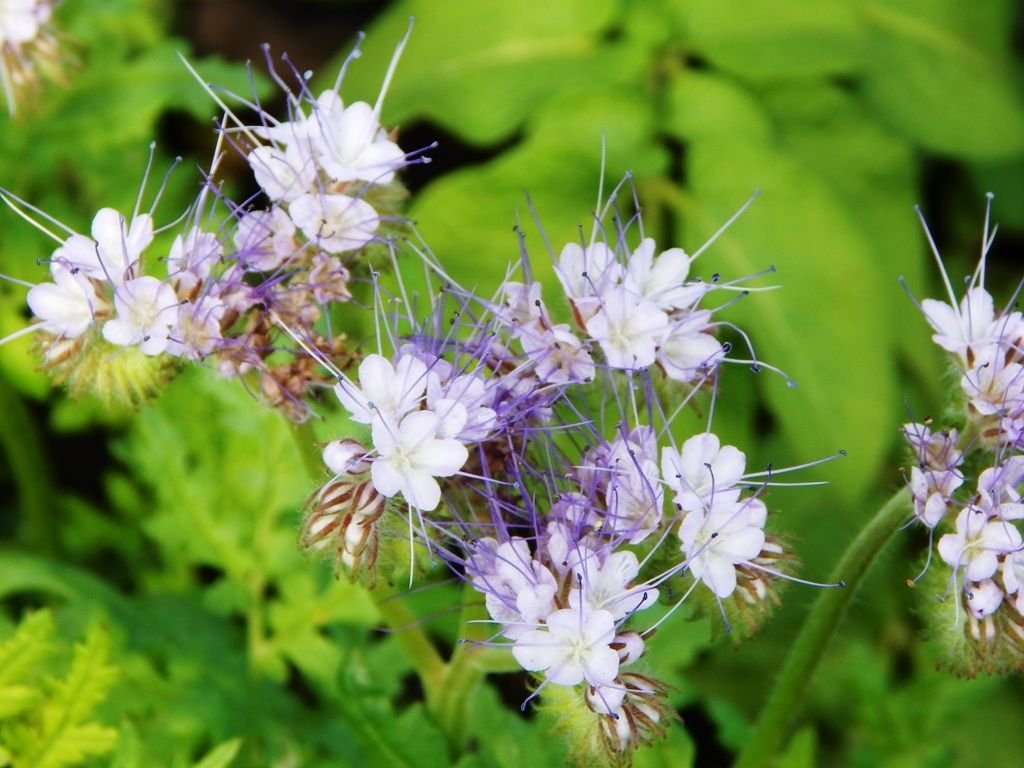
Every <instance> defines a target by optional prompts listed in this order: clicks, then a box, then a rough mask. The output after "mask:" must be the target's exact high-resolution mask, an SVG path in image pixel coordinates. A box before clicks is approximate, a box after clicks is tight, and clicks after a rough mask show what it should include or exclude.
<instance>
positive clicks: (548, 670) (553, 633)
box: [512, 609, 619, 686]
mask: <svg viewBox="0 0 1024 768" xmlns="http://www.w3.org/2000/svg"><path fill="white" fill-rule="evenodd" d="M614 639H615V619H614V618H613V617H612V614H611V613H609V612H608V611H601V610H598V611H587V610H576V609H565V610H561V611H555V612H554V613H552V614H551V615H550V616H548V617H547V621H546V622H545V623H544V626H543V627H542V628H541V629H535V630H531V631H529V632H526V633H525V634H523V635H522V636H521V637H520V638H519V639H518V640H516V643H515V645H514V646H513V648H512V655H513V656H515V658H516V661H518V662H519V664H520V665H521V666H522V667H523V669H526V670H529V671H531V672H543V673H544V676H545V678H546V679H547V680H548V681H550V682H552V683H554V684H556V685H577V684H579V683H582V682H583V681H584V680H586V681H587V682H588V683H589V684H590V685H594V686H600V685H611V683H612V682H613V681H614V680H615V677H616V675H617V674H618V672H619V655H618V653H616V652H615V651H614V650H613V649H612V648H611V647H610V643H611V642H612V641H613V640H614Z"/></svg>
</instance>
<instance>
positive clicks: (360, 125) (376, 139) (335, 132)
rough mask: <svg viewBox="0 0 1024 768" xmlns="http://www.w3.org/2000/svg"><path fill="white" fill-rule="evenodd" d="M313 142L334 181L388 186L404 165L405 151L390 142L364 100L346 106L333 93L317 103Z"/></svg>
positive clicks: (311, 137)
mask: <svg viewBox="0 0 1024 768" xmlns="http://www.w3.org/2000/svg"><path fill="white" fill-rule="evenodd" d="M309 120H310V121H311V122H312V124H313V125H314V126H315V128H316V129H315V130H311V131H310V142H311V146H312V147H313V151H314V152H315V153H316V156H317V160H319V162H320V165H321V166H322V167H323V169H324V171H325V172H326V173H327V175H328V176H329V177H330V178H331V179H332V180H334V181H353V180H361V181H368V182H372V183H375V184H387V183H388V182H390V181H391V180H392V179H393V178H394V177H395V171H396V170H398V169H399V168H401V167H402V165H404V163H405V152H403V151H402V150H401V148H400V147H399V146H398V145H397V144H396V143H395V142H393V141H392V140H391V138H390V137H389V136H388V133H387V131H385V130H384V129H383V128H382V127H381V125H380V122H379V121H378V119H377V115H376V114H375V112H374V110H373V108H372V107H371V106H370V105H369V104H367V103H366V102H365V101H356V102H353V103H352V104H349V105H348V106H347V107H346V106H345V105H344V104H343V103H342V100H341V98H340V97H339V96H338V94H337V93H335V92H334V91H324V92H323V93H322V94H320V98H318V99H317V100H316V106H315V107H314V109H313V115H312V116H311V117H310V118H309Z"/></svg>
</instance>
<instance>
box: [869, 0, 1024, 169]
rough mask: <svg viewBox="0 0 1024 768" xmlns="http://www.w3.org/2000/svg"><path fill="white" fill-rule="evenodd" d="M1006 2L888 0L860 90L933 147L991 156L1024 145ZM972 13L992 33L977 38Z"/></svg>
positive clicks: (875, 20) (872, 21) (878, 10)
mask: <svg viewBox="0 0 1024 768" xmlns="http://www.w3.org/2000/svg"><path fill="white" fill-rule="evenodd" d="M1011 12H1012V11H1011V8H1010V7H1008V6H1006V5H1005V4H1003V3H987V4H981V5H980V6H978V7H973V6H972V7H971V8H970V9H968V8H967V7H966V6H964V5H963V4H962V3H959V2H956V0H943V1H942V2H922V0H886V1H885V2H877V3H870V4H868V5H867V6H866V8H865V15H866V19H867V23H868V25H869V28H870V30H871V38H870V45H869V48H868V50H869V53H870V55H869V56H868V69H867V78H866V81H865V95H866V96H867V98H868V100H869V101H870V103H871V104H872V105H873V106H874V108H875V109H876V111H877V114H878V117H879V119H880V120H882V121H884V122H885V123H886V124H888V125H890V126H891V127H892V128H893V129H894V130H897V131H899V132H900V133H901V134H903V135H904V136H907V137H908V138H911V139H913V140H914V141H916V142H919V143H920V144H922V145H923V146H925V147H927V148H928V149H931V150H933V151H935V152H940V153H943V154H947V155H953V156H956V157H963V158H969V159H972V160H994V159H998V158H1007V157H1009V156H1012V155H1019V154H1020V153H1021V152H1024V98H1022V95H1021V91H1020V88H1019V85H1018V82H1019V81H1018V78H1017V76H1016V75H1015V73H1014V71H1013V68H1012V66H1013V59H1012V58H1011V56H1010V55H1009V53H1008V51H1007V47H1008V46H1007V41H1008V40H1009V39H1010V36H1011V34H1012V28H1013V27H1012V23H1011V22H1012V16H1011ZM975 17H984V18H985V19H986V20H988V23H987V24H986V25H985V27H983V28H985V29H992V30H993V31H994V38H985V39H983V40H979V39H977V35H972V34H970V33H969V32H967V31H965V29H966V30H970V29H972V28H974V29H977V28H978V23H977V22H976V21H973V19H974V18H975Z"/></svg>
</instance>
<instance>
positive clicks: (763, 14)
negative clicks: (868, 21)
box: [676, 0, 865, 81]
mask: <svg viewBox="0 0 1024 768" xmlns="http://www.w3.org/2000/svg"><path fill="white" fill-rule="evenodd" d="M676 5H677V11H676V13H677V14H678V24H679V26H680V28H681V30H682V34H683V37H684V40H685V41H686V45H687V47H688V48H689V49H692V50H693V51H694V52H695V53H696V54H698V55H699V56H701V57H702V58H705V59H707V60H708V61H710V62H711V63H712V64H714V65H715V66H716V67H719V68H721V69H723V70H727V71H730V72H735V73H737V74H739V75H741V76H742V77H744V78H745V79H749V80H753V81H764V80H770V79H779V78H804V77H813V76H820V75H834V74H843V73H851V72H856V71H857V70H859V69H860V67H861V65H862V63H863V58H864V55H865V54H864V46H863V40H864V30H863V28H862V26H861V24H860V23H859V19H858V17H857V13H856V8H855V7H854V6H853V4H851V3H847V2H842V0H828V1H827V2H817V1H816V0H798V1H797V2H793V1H792V0H790V1H789V2H776V1H775V0H755V2H749V1H748V2H744V3H743V4H742V5H737V4H735V3H729V2H718V0H693V1H691V2H685V3H684V2H679V3H677V4H676Z"/></svg>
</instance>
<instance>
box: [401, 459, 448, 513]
mask: <svg viewBox="0 0 1024 768" xmlns="http://www.w3.org/2000/svg"><path fill="white" fill-rule="evenodd" d="M402 495H403V496H404V497H405V500H406V501H407V502H409V504H411V505H412V506H413V507H415V508H416V509H418V510H420V511H422V512H432V511H433V510H435V509H437V507H438V505H439V504H440V503H441V486H440V485H438V484H437V480H435V479H434V478H433V476H432V475H431V474H430V473H429V472H424V471H421V470H419V469H411V470H409V471H407V472H406V473H405V486H404V487H403V488H402Z"/></svg>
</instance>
